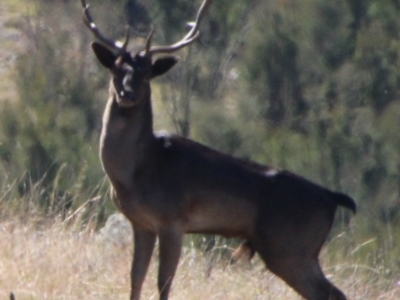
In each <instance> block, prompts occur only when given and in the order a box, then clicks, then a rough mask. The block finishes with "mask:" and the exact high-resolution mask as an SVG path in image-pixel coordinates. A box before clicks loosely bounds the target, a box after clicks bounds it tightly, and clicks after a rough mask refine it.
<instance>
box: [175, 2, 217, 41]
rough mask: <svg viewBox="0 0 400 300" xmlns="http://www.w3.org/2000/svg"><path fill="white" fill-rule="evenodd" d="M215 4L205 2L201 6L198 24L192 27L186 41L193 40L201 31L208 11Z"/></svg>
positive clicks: (197, 18) (197, 19) (198, 13)
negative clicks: (200, 28)
mask: <svg viewBox="0 0 400 300" xmlns="http://www.w3.org/2000/svg"><path fill="white" fill-rule="evenodd" d="M213 2H214V0H204V2H203V3H202V4H201V6H200V8H199V11H198V12H197V16H196V23H195V24H194V26H193V27H192V29H191V30H190V31H189V33H188V34H187V35H186V36H185V37H184V38H183V39H184V40H186V39H190V38H192V37H193V36H194V35H196V33H197V32H198V31H199V27H200V23H201V20H202V19H203V17H204V16H205V14H206V13H207V11H208V8H209V7H210V5H211V4H212V3H213Z"/></svg>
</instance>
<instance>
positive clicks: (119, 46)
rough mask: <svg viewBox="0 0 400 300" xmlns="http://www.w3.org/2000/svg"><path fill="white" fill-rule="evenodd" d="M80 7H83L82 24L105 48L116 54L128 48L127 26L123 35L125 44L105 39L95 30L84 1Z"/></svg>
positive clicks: (95, 27)
mask: <svg viewBox="0 0 400 300" xmlns="http://www.w3.org/2000/svg"><path fill="white" fill-rule="evenodd" d="M81 2H82V7H83V15H82V19H83V23H84V24H85V25H86V27H87V28H89V30H90V31H91V32H92V33H93V35H94V36H95V37H96V38H97V39H98V40H99V41H100V42H101V43H103V44H104V45H105V46H107V47H108V48H110V50H117V51H118V52H121V53H123V52H126V48H127V47H128V43H129V26H127V29H126V34H125V42H124V43H123V44H121V42H118V41H114V40H112V39H109V38H107V37H105V36H104V35H103V34H102V33H101V32H100V30H99V29H98V28H97V26H96V24H95V23H94V21H93V18H92V16H91V15H90V12H89V5H87V4H86V2H85V0H81Z"/></svg>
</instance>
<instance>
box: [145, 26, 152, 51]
mask: <svg viewBox="0 0 400 300" xmlns="http://www.w3.org/2000/svg"><path fill="white" fill-rule="evenodd" d="M153 33H154V28H153V26H152V27H151V30H150V33H149V36H148V37H147V40H146V50H145V51H146V52H145V53H146V54H148V53H150V48H151V40H152V38H153Z"/></svg>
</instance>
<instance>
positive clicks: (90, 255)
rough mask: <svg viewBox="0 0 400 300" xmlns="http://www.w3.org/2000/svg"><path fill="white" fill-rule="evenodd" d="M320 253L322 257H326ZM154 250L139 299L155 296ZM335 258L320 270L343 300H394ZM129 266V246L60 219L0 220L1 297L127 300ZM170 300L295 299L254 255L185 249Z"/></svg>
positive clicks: (389, 284)
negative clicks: (214, 257)
mask: <svg viewBox="0 0 400 300" xmlns="http://www.w3.org/2000/svg"><path fill="white" fill-rule="evenodd" d="M26 218H29V216H26ZM38 224H40V225H38ZM327 251H328V250H325V251H324V252H325V253H324V254H323V257H326V258H327V259H329V257H330V256H329V255H328V253H327ZM156 253H157V251H155V256H154V257H153V262H152V264H151V267H150V271H149V274H148V276H147V280H146V283H145V286H144V291H143V297H142V299H158V298H157V289H156V282H155V278H156V271H157V263H156V261H157V255H156ZM335 260H336V261H335V262H334V267H333V266H332V265H333V264H332V265H330V262H327V261H325V262H324V265H325V270H326V273H327V274H329V276H330V277H331V280H332V281H334V282H335V283H336V284H337V285H338V286H339V287H340V288H341V289H343V290H344V291H345V292H346V293H347V295H348V297H349V299H364V300H365V299H374V300H375V299H400V288H399V287H398V286H397V285H396V282H397V281H396V280H395V278H392V279H387V278H386V279H385V277H384V276H382V270H379V267H376V268H371V267H369V266H366V265H360V264H356V263H354V260H355V259H354V258H352V257H350V256H349V257H343V258H342V261H337V260H338V258H337V257H336V258H335ZM130 263H131V249H130V248H121V247H117V246H115V245H112V244H107V243H106V242H104V241H103V240H100V239H98V238H96V234H95V233H94V232H93V231H92V230H90V229H83V230H82V229H81V230H76V229H74V226H71V225H69V226H66V225H65V223H64V222H61V221H52V222H40V223H38V222H30V221H28V222H23V221H15V219H14V220H12V219H11V218H8V217H7V220H4V219H3V220H2V221H0V299H7V297H8V295H9V293H10V291H13V292H14V294H15V295H16V299H17V300H23V299H87V300H89V299H97V300H98V299H128V298H129V268H130ZM208 275H209V276H208ZM171 299H232V300H234V299H238V300H239V299H300V298H299V297H298V296H297V295H296V294H295V293H294V292H293V291H292V290H291V289H290V288H288V287H287V286H286V285H285V284H283V283H282V282H281V281H280V280H279V279H277V278H276V277H275V276H273V275H272V274H271V273H269V272H267V271H265V270H264V267H263V266H262V264H261V263H260V262H259V261H258V260H257V258H256V259H255V261H253V263H252V265H251V266H250V265H248V264H247V265H246V264H242V265H236V266H234V267H231V266H229V265H227V264H226V263H224V262H222V261H219V262H217V263H210V260H209V259H207V258H206V257H204V256H203V255H201V253H200V252H199V251H197V250H194V248H185V249H184V253H183V254H182V259H181V261H180V265H179V269H178V273H177V275H176V278H175V280H174V284H173V290H172V293H171Z"/></svg>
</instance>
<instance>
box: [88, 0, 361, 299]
mask: <svg viewBox="0 0 400 300" xmlns="http://www.w3.org/2000/svg"><path fill="white" fill-rule="evenodd" d="M212 2H213V1H212V0H211V1H210V0H205V1H204V2H203V4H202V6H201V7H200V9H199V11H198V13H197V19H196V22H195V24H194V26H193V27H192V29H191V30H190V32H189V33H188V34H187V35H186V36H185V37H184V38H183V39H182V40H181V41H179V42H177V43H175V44H173V45H170V46H151V39H152V33H151V34H150V35H149V37H148V39H147V42H146V46H145V47H144V50H143V51H140V52H138V53H136V54H131V53H130V52H129V51H127V46H128V41H129V31H128V30H127V35H126V40H125V42H124V43H123V44H121V43H118V42H115V41H114V40H112V39H109V38H107V37H105V36H104V35H103V34H101V33H100V31H99V29H98V28H97V27H96V25H95V23H94V22H93V19H92V17H91V15H90V14H89V10H88V6H87V5H86V4H85V2H84V0H82V5H83V8H84V9H83V20H84V23H85V24H86V26H87V27H88V28H89V29H90V30H91V31H92V32H93V34H94V35H95V36H96V37H97V38H98V40H99V42H94V43H93V44H92V49H93V51H94V53H95V55H96V57H97V59H98V60H99V61H100V63H101V64H102V65H103V66H104V67H105V68H107V69H108V70H109V71H110V73H111V77H112V79H111V83H110V88H109V99H108V102H107V104H106V108H105V111H104V115H103V128H102V133H101V138H100V157H101V161H102V164H103V168H104V170H105V172H106V174H107V176H108V178H109V180H110V182H111V185H112V198H113V200H114V202H115V204H116V206H117V207H118V209H119V210H120V211H121V212H122V213H123V214H124V215H125V216H126V217H127V218H128V219H129V221H130V222H131V224H132V226H133V230H134V257H133V264H132V269H131V295H130V299H131V300H138V299H139V298H140V293H141V288H142V284H143V282H144V279H145V275H146V273H147V269H148V266H149V263H150V259H151V257H152V253H153V249H154V246H155V242H156V238H157V237H158V240H159V270H158V290H159V294H160V296H159V297H160V299H161V300H166V299H168V294H169V292H170V288H171V284H172V280H173V278H174V274H175V271H176V269H177V265H178V261H179V257H180V254H181V247H182V239H183V235H184V234H185V233H210V234H219V235H222V236H225V237H238V238H242V239H243V240H245V241H246V242H245V243H244V244H243V247H247V248H250V250H251V252H253V251H255V252H257V253H258V254H259V255H260V256H261V258H262V260H263V261H264V262H265V264H266V266H267V268H268V269H269V270H270V271H272V272H273V273H275V274H276V275H277V276H279V277H280V278H282V279H283V280H284V281H285V282H286V283H287V284H288V285H289V286H291V287H292V288H293V289H294V290H296V291H297V292H298V293H299V294H300V295H302V296H303V297H304V298H306V299H315V300H322V299H341V300H343V299H346V297H345V295H344V294H343V293H342V292H341V291H340V290H339V289H338V288H336V287H335V286H334V285H333V284H332V283H330V282H329V281H328V280H327V278H326V277H325V276H324V274H323V272H322V270H321V267H320V265H319V261H318V256H319V252H320V250H321V247H322V245H323V243H324V241H325V239H326V237H327V235H328V233H329V231H330V228H331V225H332V221H333V218H334V214H335V210H336V208H337V206H338V205H340V206H343V207H346V208H349V209H351V210H352V211H353V212H355V210H356V206H355V203H354V201H353V200H352V199H351V198H350V197H348V196H346V195H344V194H342V193H339V192H333V191H330V190H328V189H326V188H324V187H321V186H319V185H317V184H314V183H312V182H310V181H308V180H306V179H304V178H302V177H300V176H298V175H295V174H293V173H291V172H289V171H286V170H279V169H275V168H272V167H269V166H264V165H260V164H257V163H254V162H250V161H246V160H243V159H239V158H235V157H232V156H230V155H227V154H223V153H220V152H218V151H215V150H213V149H210V148H209V147H207V146H204V145H201V144H199V143H197V142H195V141H192V140H190V139H186V138H183V137H180V136H177V135H173V134H170V135H169V134H157V133H155V132H154V131H153V114H152V107H151V89H150V80H152V79H153V78H155V77H157V76H160V75H162V74H164V73H166V72H167V71H169V70H170V69H171V68H172V67H173V66H174V65H175V63H176V62H177V59H176V58H175V57H173V56H171V55H167V56H164V57H160V58H158V59H156V60H155V61H154V62H153V60H152V58H153V55H154V54H156V53H172V52H175V51H177V50H179V49H181V48H183V47H185V46H188V45H190V44H191V43H193V41H194V40H196V38H197V37H198V35H199V25H200V22H201V20H202V18H203V17H204V15H205V14H206V11H207V9H208V8H209V6H210V5H211V3H212Z"/></svg>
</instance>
